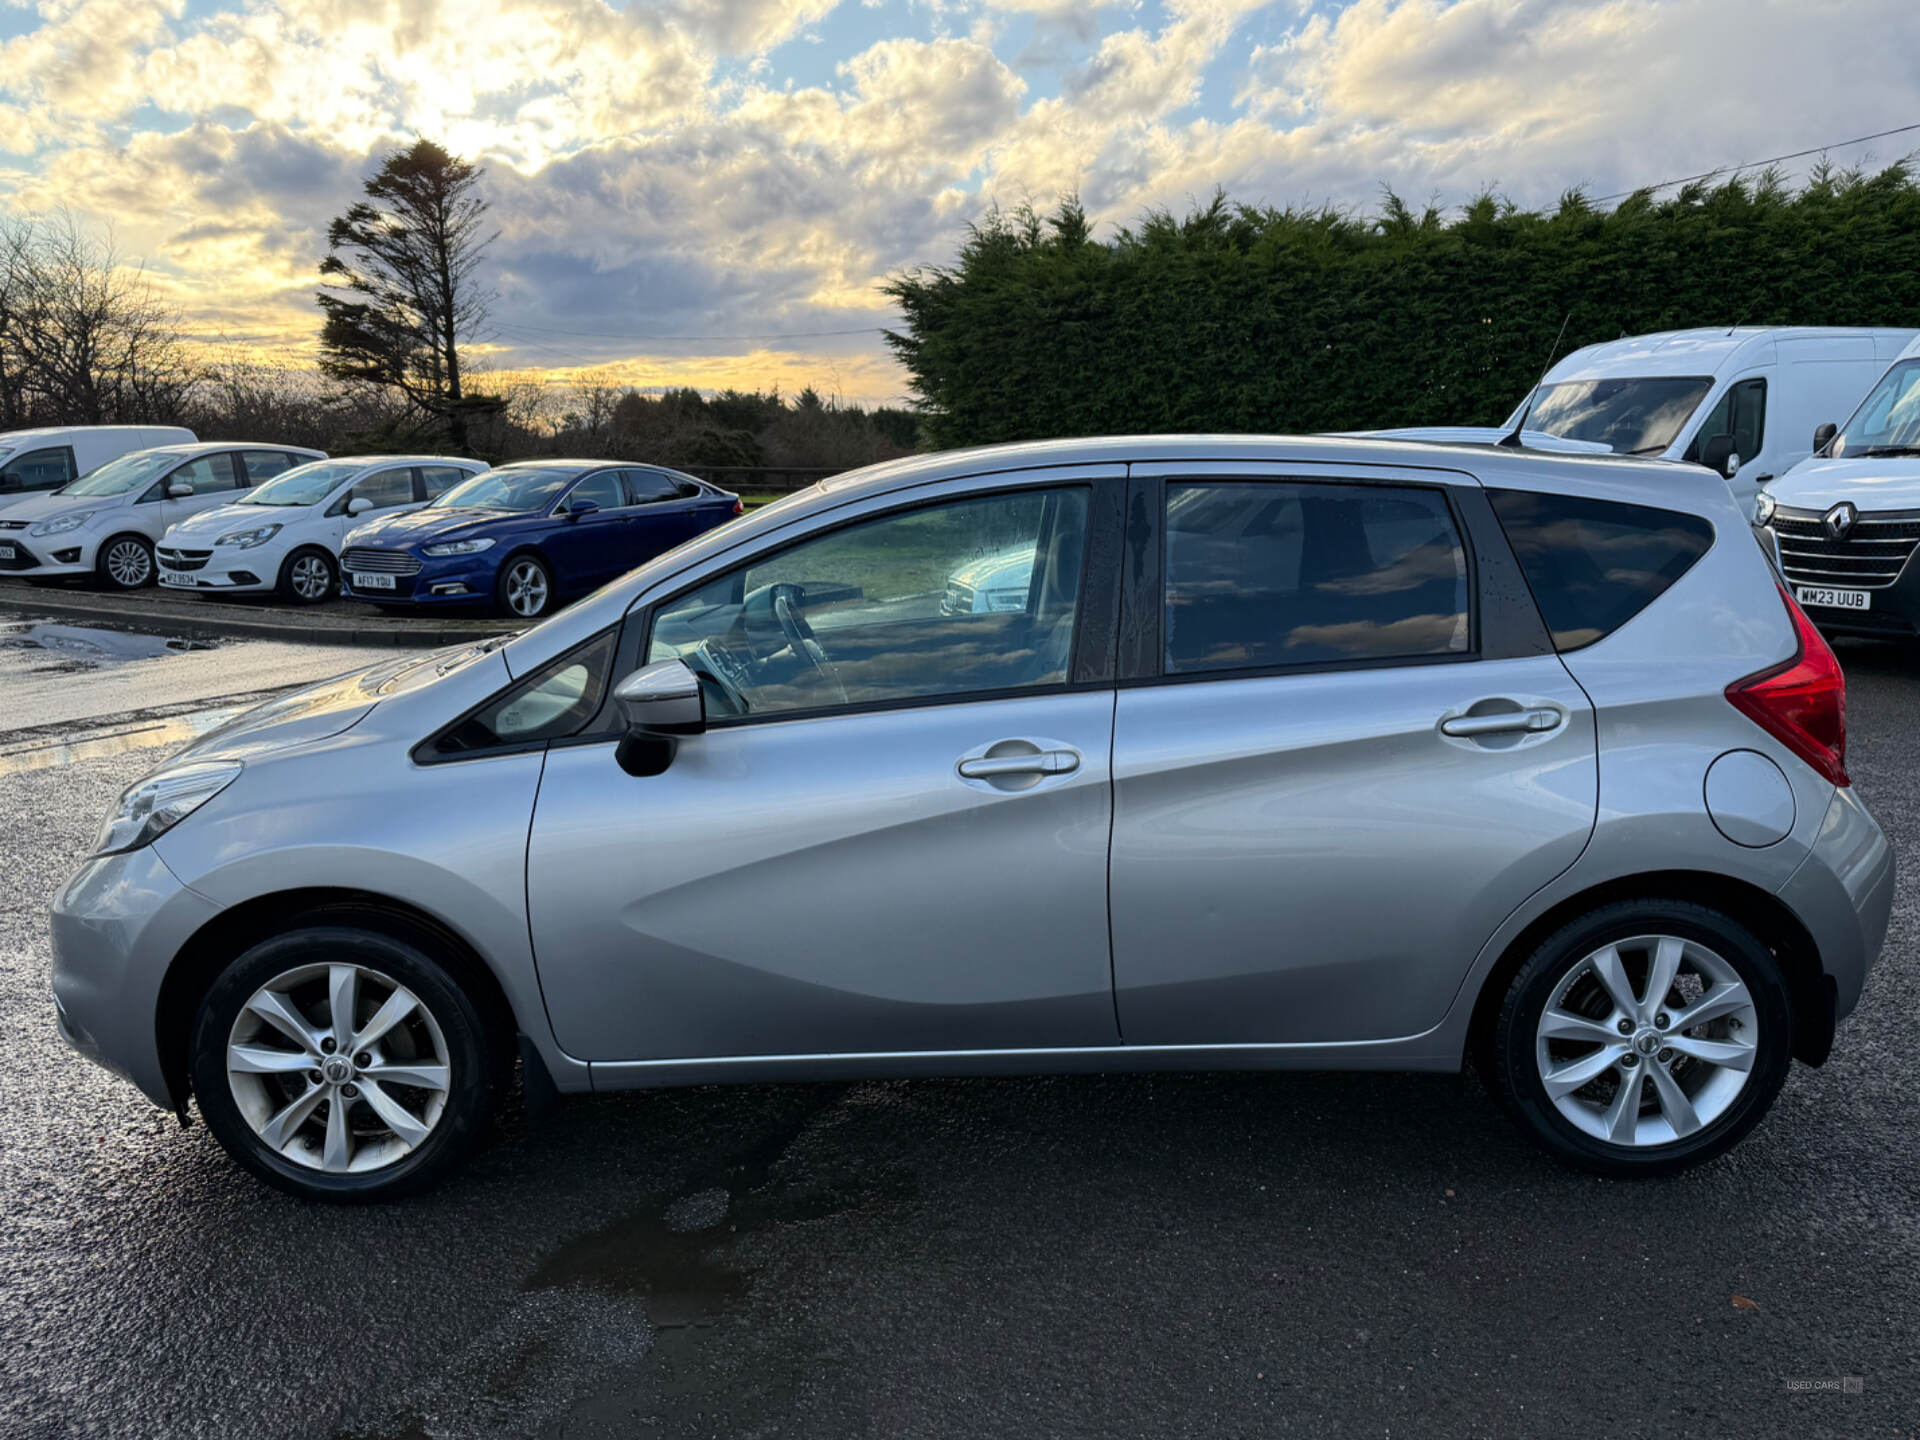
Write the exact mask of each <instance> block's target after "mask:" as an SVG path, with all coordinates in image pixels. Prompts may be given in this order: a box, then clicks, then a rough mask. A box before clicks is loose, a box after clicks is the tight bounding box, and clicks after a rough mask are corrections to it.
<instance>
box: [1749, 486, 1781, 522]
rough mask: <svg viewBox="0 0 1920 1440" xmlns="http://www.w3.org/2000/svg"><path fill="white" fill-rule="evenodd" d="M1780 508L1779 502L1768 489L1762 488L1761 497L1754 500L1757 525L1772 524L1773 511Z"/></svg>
mask: <svg viewBox="0 0 1920 1440" xmlns="http://www.w3.org/2000/svg"><path fill="white" fill-rule="evenodd" d="M1779 508H1780V504H1779V502H1778V501H1777V500H1775V499H1774V498H1773V496H1771V495H1769V494H1768V493H1767V492H1766V491H1764V490H1762V491H1761V492H1760V496H1759V498H1758V499H1756V500H1755V501H1754V502H1753V523H1754V524H1756V525H1770V524H1772V523H1773V512H1774V511H1775V510H1778V509H1779Z"/></svg>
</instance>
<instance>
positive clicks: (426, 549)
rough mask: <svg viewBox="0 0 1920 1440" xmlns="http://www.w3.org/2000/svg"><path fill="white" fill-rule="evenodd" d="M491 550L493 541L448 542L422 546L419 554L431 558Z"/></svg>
mask: <svg viewBox="0 0 1920 1440" xmlns="http://www.w3.org/2000/svg"><path fill="white" fill-rule="evenodd" d="M492 548H493V541H491V540H449V541H448V542H447V543H446V544H444V545H423V546H421V547H420V553H421V554H422V555H433V556H441V555H478V554H479V553H480V552H481V551H482V550H491V549H492Z"/></svg>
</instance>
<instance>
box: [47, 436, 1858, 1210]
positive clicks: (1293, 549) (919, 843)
mask: <svg viewBox="0 0 1920 1440" xmlns="http://www.w3.org/2000/svg"><path fill="white" fill-rule="evenodd" d="M1845 747H1846V734H1845V699H1844V688H1843V682H1842V678H1841V674H1840V670H1839V667H1838V665H1837V664H1836V663H1835V661H1834V657H1833V654H1832V652H1831V651H1830V650H1829V649H1828V648H1827V646H1826V645H1825V644H1824V643H1823V642H1822V641H1821V639H1820V637H1819V635H1818V634H1817V633H1816V632H1815V631H1814V629H1813V628H1812V626H1810V625H1809V624H1808V623H1807V621H1806V618H1805V617H1804V616H1803V615H1801V614H1800V612H1799V611H1798V610H1797V609H1796V608H1795V606H1794V604H1793V602H1792V600H1791V599H1789V598H1788V597H1787V596H1786V595H1785V594H1784V593H1783V591H1782V590H1781V588H1780V585H1779V582H1778V580H1777V578H1776V576H1775V575H1774V573H1773V571H1772V569H1771V568H1770V566H1769V564H1768V562H1767V560H1766V558H1765V557H1764V556H1763V554H1762V552H1761V550H1760V548H1759V547H1758V546H1757V545H1756V544H1755V542H1754V539H1753V535H1752V532H1751V531H1750V529H1749V527H1748V525H1747V521H1746V518H1745V517H1744V516H1742V515H1741V514H1739V513H1738V512H1737V511H1736V509H1735V507H1734V503H1733V500H1732V499H1731V497H1730V495H1729V493H1728V491H1727V489H1726V486H1725V485H1724V484H1723V483H1722V482H1721V481H1720V479H1719V478H1718V477H1717V476H1715V475H1712V474H1710V473H1708V472H1707V471H1704V470H1701V469H1698V468H1694V467H1689V466H1682V465H1675V464H1667V463H1663V462H1657V461H1635V460H1622V459H1615V458H1611V457H1583V456H1582V457H1576V456H1549V455H1541V454H1534V453H1528V452H1526V451H1515V450H1503V449H1498V448H1492V447H1487V448H1478V447H1461V446H1437V445H1421V444H1414V443H1405V442H1386V441H1378V440H1371V441H1370V440H1334V439H1312V440H1295V439H1279V438H1244V437H1219V438H1203V437H1175V438H1140V437H1132V438H1121V439H1106V440H1083V441H1070V442H1059V443H1049V444H1034V445H1020V446H1011V447H1002V448H996V449H988V450H976V451H968V452H960V453H951V454H944V455H936V456H929V457H921V458H915V459H911V460H906V461H902V462H899V463H895V464H889V465H884V466H879V467H875V468H873V469H869V470H864V471H860V472H858V473H856V474H852V475H847V476H843V477H840V478H838V479H835V480H831V481H828V482H826V483H825V484H822V485H818V486H815V487H814V488H813V489H811V490H808V491H806V492H805V493H803V494H801V495H796V496H794V497H791V498H789V499H786V500H782V501H780V502H778V503H776V504H773V505H769V506H767V507H766V508H764V509H762V510H759V511H757V512H756V513H754V514H752V515H749V516H747V517H746V518H744V519H741V520H738V521H735V522H734V523H732V524H730V525H727V526H724V527H722V528H720V529H718V530H715V531H713V532H711V533H709V534H707V535H703V536H701V537H699V538H698V539H696V540H694V541H692V542H690V543H688V544H686V545H684V546H682V547H681V548H679V549H677V550H674V551H672V552H670V553H668V554H666V555H662V556H660V557H659V558H658V559H655V560H652V561H649V562H648V563H647V564H645V565H643V566H642V567H640V568H639V569H637V570H635V571H633V572H632V573H631V574H629V575H627V576H625V577H624V578H623V579H621V580H618V581H616V582H615V583H614V584H612V585H610V586H608V587H607V588H606V589H604V590H602V591H600V592H599V593H598V594H597V595H595V596H593V597H591V598H590V599H588V600H586V601H584V602H582V603H581V604H579V605H577V606H575V607H573V608H572V609H571V610H568V611H566V612H564V613H562V614H560V615H558V616H556V617H555V618H553V619H552V620H549V621H548V622H547V623H545V624H543V625H541V626H539V627H537V628H535V629H532V630H529V631H526V632H525V633H524V634H521V635H518V636H516V637H514V638H512V639H510V640H505V641H497V642H492V643H489V644H485V645H478V646H473V647H471V648H467V649H455V650H449V651H444V652H441V653H439V654H433V655H427V656H422V657H417V658H412V659H408V660H402V661H397V662H388V663H384V664H380V665H376V666H374V667H372V668H371V669H368V670H365V671H362V672H359V673H357V674H353V675H348V676H344V677H342V678H340V679H338V680H335V681H332V682H329V683H327V684H324V685H319V686H315V687H313V688H311V689H308V690H304V691H301V692H299V693H297V694H292V695H288V696H285V697H283V698H280V699H277V700H274V701H273V702H271V703H270V704H267V705H264V706H262V707H260V708H259V709H257V710H254V711H252V712H251V713H249V714H247V715H245V716H243V717H242V718H240V719H239V720H237V721H235V722H234V723H232V724H231V725H229V726H228V727H226V728H225V729H224V730H220V731H217V732H214V733H212V734H210V735H208V736H207V737H205V738H204V739H202V740H200V741H199V742H198V743H196V744H195V745H193V746H191V747H190V748H188V749H187V750H185V751H183V752H182V753H180V754H179V755H176V756H175V757H173V758H172V759H171V760H169V761H168V762H167V763H166V764H165V765H164V766H162V767H161V768H160V769H159V770H157V771H156V772H154V773H153V774H152V775H150V776H149V777H148V778H147V779H145V780H143V781H142V782H141V783H139V784H138V785H135V786H134V787H133V788H132V789H130V790H128V791H127V793H126V794H125V795H124V796H123V797H122V798H121V801H120V803H119V805H118V807H117V808H116V809H115V811H114V813H113V814H112V815H110V816H109V817H108V819H107V821H106V823H105V825H104V827H103V828H102V830H101V834H100V840H99V845H98V848H97V851H96V853H95V854H94V855H93V856H92V857H90V858H89V859H88V860H87V861H86V862H85V864H84V865H82V866H81V868H80V871H79V873H78V874H77V875H75V876H74V877H73V879H72V880H71V882H69V883H68V885H67V886H66V888H65V889H64V890H63V891H62V893H61V894H60V896H59V898H58V900H57V902H56V904H55V906H54V911H53V940H54V951H55V967H54V998H55V1004H56V1007H57V1010H58V1016H59V1023H60V1026H61V1029H62V1030H63V1032H64V1033H65V1034H66V1036H67V1037H68V1039H69V1040H70V1041H71V1042H72V1044H73V1045H75V1046H76V1047H77V1048H78V1049H80V1050H81V1051H82V1052H84V1053H86V1054H87V1055H90V1056H92V1057H94V1058H95V1059H97V1060H99V1061H100V1062H102V1063H103V1064H105V1065H107V1066H109V1067H111V1068H112V1069H114V1070H116V1071H118V1072H119V1073H120V1074H122V1075H124V1076H126V1077H127V1078H128V1079H130V1080H132V1081H133V1083H134V1084H136V1085H137V1086H139V1087H140V1089H141V1090H142V1091H144V1092H145V1093H146V1094H147V1095H148V1096H150V1097H151V1098H152V1099H153V1100H154V1101H155V1102H156V1103H158V1104H160V1105H164V1106H168V1107H172V1108H175V1109H178V1110H179V1111H180V1112H181V1113H182V1115H183V1116H184V1115H185V1113H186V1108H187V1105H188V1101H189V1097H191V1098H193V1099H195V1100H197V1102H198V1105H199V1109H200V1113H201V1115H202V1116H203V1117H204V1118H205V1120H206V1123H207V1124H208V1125H209V1126H210V1127H211V1128H212V1130H213V1132H214V1133H215V1134H216V1135H217V1136H218V1137H219V1139H220V1140H221V1142H222V1143H223V1144H224V1145H225V1146H226V1147H227V1148H228V1149H229V1150H230V1151H231V1152H232V1154H233V1155H234V1157H235V1158H236V1159H238V1160H239V1161H240V1163H241V1164H243V1165H245V1166H246V1167H247V1168H248V1169H250V1170H252V1171H253V1172H254V1173H255V1174H257V1175H259V1176H260V1177H262V1178H263V1179H265V1180H267V1181H269V1182H271V1183H273V1184H275V1185H278V1186H281V1187H282V1188H284V1189H287V1190H290V1191H293V1192H295V1193H297V1194H301V1195H306V1196H311V1197H315V1198H321V1199H332V1200H358V1199H368V1198H374V1197H382V1196H388V1195H394V1194H398V1193H401V1192H402V1191H406V1190H413V1189H417V1188H419V1187H421V1186H423V1185H425V1184H427V1183H428V1182H429V1181H431V1180H433V1179H435V1178H437V1177H439V1176H441V1175H443V1174H444V1173H446V1172H447V1171H448V1170H449V1169H450V1168H451V1167H452V1166H453V1165H454V1164H455V1163H456V1162H457V1161H458V1160H459V1159H460V1157H461V1156H462V1155H464V1154H465V1153H466V1152H467V1151H468V1150H469V1149H470V1148H471V1147H472V1146H473V1145H474V1144H475V1143H476V1141H477V1140H478V1139H479V1138H480V1137H481V1136H482V1135H483V1134H485V1133H486V1131H487V1128H488V1118H489V1113H490V1111H491V1110H492V1109H493V1107H494V1105H495V1103H496V1102H497V1100H498V1099H499V1097H500V1096H501V1094H502V1092H503V1089H504V1087H505V1085H506V1082H507V1081H508V1079H509V1077H510V1074H511V1071H512V1068H513V1066H514V1065H515V1064H516V1063H518V1064H519V1065H521V1066H522V1067H523V1068H524V1070H525V1072H526V1081H527V1084H528V1086H529V1087H530V1089H531V1090H533V1091H535V1092H546V1091H549V1090H551V1089H557V1090H560V1091H584V1090H611V1089H620V1088H625V1087H640V1086H654V1085H683V1084H690V1083H702V1084H704V1083H708V1082H714V1081H726V1080H739V1081H765V1080H780V1079H822V1078H829V1077H838V1078H847V1077H861V1076H903V1075H934V1074H938V1075H955V1074H1017V1073H1032V1072H1042V1071H1096V1070H1118V1069H1131V1070H1141V1069H1196V1068H1243V1069H1283V1068H1288V1069H1291V1068H1300V1069H1306V1068H1334V1067H1344V1068H1370V1069H1406V1070H1455V1069H1458V1068H1460V1067H1461V1066H1462V1065H1463V1064H1464V1063H1465V1062H1466V1061H1467V1060H1469V1059H1471V1060H1472V1061H1473V1062H1474V1063H1475V1065H1476V1066H1477V1068H1479V1069H1480V1071H1481V1073H1482V1074H1483V1075H1484V1076H1485V1077H1486V1079H1487V1081H1488V1083H1489V1085H1490V1087H1491V1089H1492V1090H1493V1091H1494V1093H1495V1094H1496V1095H1497V1096H1498V1097H1499V1098H1500V1100H1501V1101H1502V1102H1503V1103H1504V1105H1505V1106H1506V1107H1507V1108H1508V1109H1509V1110H1510V1111H1511V1112H1512V1114H1513V1115H1514V1117H1515V1118H1516V1119H1517V1121H1518V1122H1519V1124H1520V1125H1521V1126H1522V1127H1523V1128H1524V1129H1525V1130H1526V1131H1527V1132H1529V1133H1530V1134H1531V1135H1533V1136H1534V1137H1535V1138H1536V1139H1537V1140H1539V1141H1540V1142H1541V1143H1542V1144H1543V1145H1544V1146H1545V1147H1546V1148H1547V1149H1548V1150H1550V1151H1551V1152H1553V1154H1555V1155H1556V1156H1558V1157H1559V1158H1561V1159H1562V1160H1565V1161H1567V1162H1570V1163H1572V1164H1575V1165H1579V1166H1583V1167H1585V1168H1587V1169H1590V1170H1594V1171H1598V1172H1600V1173H1602V1174H1608V1175H1619V1176H1631V1175H1651V1174H1659V1173H1664V1172H1668V1171H1673V1170H1677V1169H1679V1168H1681V1167H1683V1166H1687V1165H1692V1164H1696V1163H1698V1162H1700V1161H1703V1160H1706V1159H1708V1158H1710V1157H1712V1156H1715V1155H1718V1154H1719V1153H1721V1152H1722V1151H1724V1150H1726V1149H1727V1148H1728V1147H1729V1146H1731V1145H1733V1144H1734V1143H1735V1142H1736V1141H1738V1140H1739V1139H1740V1138H1741V1137H1742V1136H1743V1135H1745V1134H1746V1132H1747V1131H1749V1130H1751V1129H1752V1128H1753V1127H1754V1125H1756V1124H1757V1123H1759V1121H1760V1119H1761V1117H1762V1116H1763V1115H1764V1114H1765V1113H1766V1111H1767V1108H1768V1107H1769V1106H1770V1105H1771V1104H1772V1102H1773V1099H1774V1097H1775V1095H1776V1094H1777V1093H1778V1091H1779V1089H1780V1086H1781V1084H1782V1082H1783V1081H1784V1080H1785V1078H1786V1075H1787V1070H1788V1068H1789V1064H1790V1061H1791V1060H1792V1059H1793V1058H1794V1057H1798V1058H1799V1059H1801V1060H1802V1061H1804V1062H1806V1063H1809V1064H1819V1063H1820V1062H1821V1061H1822V1060H1823V1059H1824V1058H1825V1056H1826V1054H1827V1052H1828V1049H1829V1047H1830V1046H1831V1044H1832V1041H1833V1036H1834V1029H1835V1026H1836V1024H1837V1023H1838V1022H1839V1021H1840V1020H1841V1019H1842V1018H1843V1017H1845V1016H1846V1014H1847V1013H1848V1012H1849V1011H1850V1010H1852V1009H1853V1007H1854V1004H1855V1002H1856V1001H1857V1000H1858V999H1859V996H1860V991H1861V986H1862V983H1863V981H1864V980H1865V977H1866V973H1867V969H1868V967H1869V966H1870V965H1871V964H1872V962H1873V960H1874V958H1875V956H1876V954H1877V952H1878V951H1879V949H1880V945H1881V940H1882V937H1883V935H1884V932H1885V929H1886V924H1887V915H1888V908H1889V905H1890V902H1891V897H1892V891H1893V862H1892V858H1891V856H1890V854H1889V851H1888V847H1887V842H1886V840H1885V838H1884V837H1883V836H1882V834H1881V832H1880V829H1879V827H1878V826H1877V825H1876V824H1875V823H1874V821H1873V819H1872V817H1871V816H1870V815H1868V813H1867V811H1866V810H1865V808H1864V807H1863V806H1862V805H1861V803H1860V801H1859V799H1858V797H1857V796H1856V795H1855V794H1854V792H1853V790H1852V789H1851V788H1850V786H1849V784H1848V780H1847V773H1846V768H1845ZM1354 1143H1356V1144H1364V1143H1366V1142H1365V1138H1364V1137H1363V1136H1356V1137H1355V1142H1354Z"/></svg>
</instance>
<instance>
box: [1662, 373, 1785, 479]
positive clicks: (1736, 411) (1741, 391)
mask: <svg viewBox="0 0 1920 1440" xmlns="http://www.w3.org/2000/svg"><path fill="white" fill-rule="evenodd" d="M1716 435H1731V436H1732V437H1733V453H1734V454H1736V455H1738V456H1739V457H1740V458H1741V459H1742V460H1751V459H1752V458H1753V457H1754V456H1756V455H1758V454H1759V453H1760V447H1761V446H1762V445H1764V444H1766V440H1767V382H1766V381H1765V380H1742V381H1740V382H1739V383H1738V384H1737V385H1729V386H1728V387H1727V393H1726V394H1724V395H1722V396H1721V397H1720V399H1719V400H1718V401H1717V402H1716V403H1715V404H1714V407H1713V409H1712V411H1711V412H1710V413H1709V414H1708V415H1707V418H1706V420H1705V421H1703V422H1702V423H1701V426H1700V430H1699V433H1698V434H1696V435H1695V436H1694V437H1693V440H1692V442H1691V443H1690V444H1689V445H1688V446H1687V453H1686V455H1685V456H1684V457H1683V458H1685V459H1687V460H1692V461H1694V462H1696V463H1698V461H1699V459H1700V452H1701V450H1702V449H1703V448H1704V447H1705V446H1706V443H1707V441H1709V440H1711V439H1713V438H1714V437H1715V436H1716Z"/></svg>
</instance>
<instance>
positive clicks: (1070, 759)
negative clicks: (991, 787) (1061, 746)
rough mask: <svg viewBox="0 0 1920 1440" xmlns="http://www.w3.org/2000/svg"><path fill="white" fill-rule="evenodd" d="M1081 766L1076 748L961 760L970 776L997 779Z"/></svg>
mask: <svg viewBox="0 0 1920 1440" xmlns="http://www.w3.org/2000/svg"><path fill="white" fill-rule="evenodd" d="M1079 768H1080V755H1079V752H1078V751H1075V750H1035V751H1032V752H1030V753H1028V754H1024V755H980V756H976V757H975V758H974V759H972V760H962V761H961V762H960V773H961V774H962V775H964V776H966V777H967V779H969V780H994V779H998V778H1001V777H1003V776H1007V775H1071V774H1072V773H1073V772H1074V771H1075V770H1078V769H1079Z"/></svg>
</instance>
